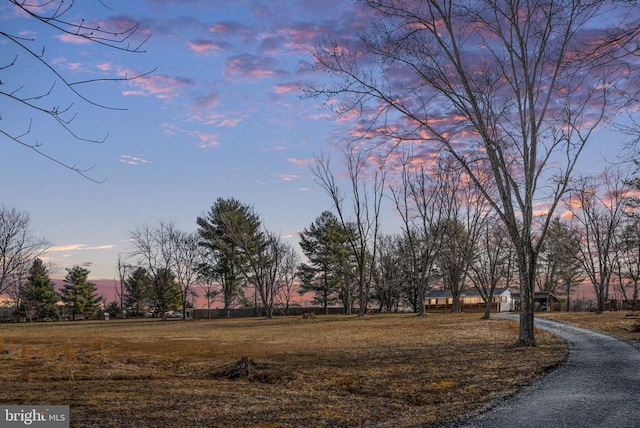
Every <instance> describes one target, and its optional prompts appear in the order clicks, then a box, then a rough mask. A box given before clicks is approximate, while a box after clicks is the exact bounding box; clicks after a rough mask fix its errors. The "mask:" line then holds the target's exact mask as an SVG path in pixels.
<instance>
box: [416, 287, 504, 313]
mask: <svg viewBox="0 0 640 428" xmlns="http://www.w3.org/2000/svg"><path fill="white" fill-rule="evenodd" d="M452 304H453V296H452V294H451V292H450V291H449V290H432V291H430V292H428V293H427V295H426V302H425V305H426V307H427V310H428V311H429V310H446V309H451V307H452ZM484 307H485V302H484V300H483V299H482V296H480V293H479V292H478V289H477V288H475V287H474V288H471V289H469V290H466V291H463V292H462V294H461V295H460V309H461V310H469V309H471V310H484ZM515 309H516V306H515V300H514V299H513V296H512V290H511V287H501V288H496V289H495V290H494V292H493V303H492V310H493V311H495V312H510V311H514V310H515Z"/></svg>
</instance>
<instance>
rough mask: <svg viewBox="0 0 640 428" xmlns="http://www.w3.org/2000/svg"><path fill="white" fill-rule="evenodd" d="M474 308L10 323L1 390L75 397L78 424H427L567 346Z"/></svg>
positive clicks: (1, 359)
mask: <svg viewBox="0 0 640 428" xmlns="http://www.w3.org/2000/svg"><path fill="white" fill-rule="evenodd" d="M479 317H480V315H479V314H464V315H461V314H430V315H428V316H427V317H425V318H419V317H416V316H414V315H409V314H400V315H371V316H367V317H364V319H358V318H356V317H346V316H343V317H340V316H326V317H325V316H321V317H317V318H314V319H302V318H298V317H281V318H276V319H273V320H267V319H242V320H214V321H206V320H202V321H180V320H175V321H165V322H162V321H156V320H144V321H131V320H123V321H93V322H66V323H45V324H3V325H0V348H3V349H4V350H5V351H8V352H4V353H3V354H2V355H0V381H1V384H2V388H1V389H0V403H3V404H49V405H55V404H68V405H70V406H71V421H72V426H82V427H84V426H100V427H123V426H135V427H147V426H148V427H151V426H153V427H158V426H162V427H164V426H177V427H182V426H190V427H197V426H202V427H298V426H299V427H311V426H313V427H354V426H363V425H366V426H380V427H398V426H415V425H421V426H433V425H437V424H439V423H442V422H445V421H447V420H450V419H451V418H453V417H455V416H456V415H459V414H462V413H465V412H468V411H471V410H473V409H475V408H477V407H479V406H481V405H482V404H483V403H486V402H487V401H488V400H491V399H492V398H495V397H496V396H498V395H500V394H502V393H505V392H508V391H514V390H515V389H517V388H518V386H520V385H523V384H525V383H527V382H530V381H531V380H533V379H535V378H538V377H540V376H542V375H543V374H544V373H545V372H547V371H549V370H550V369H551V368H553V367H555V366H556V365H557V364H559V363H560V362H561V361H563V359H564V358H565V356H566V347H565V345H564V343H562V342H561V341H560V340H559V339H557V338H555V337H553V336H551V335H549V334H547V333H545V332H542V331H538V333H537V339H538V343H539V346H538V347H536V348H515V347H513V346H511V345H512V344H513V343H515V341H516V339H517V334H518V329H517V324H516V323H514V322H511V321H501V320H489V321H482V320H480V319H479ZM245 356H246V357H248V358H246V359H244V358H243V357H245Z"/></svg>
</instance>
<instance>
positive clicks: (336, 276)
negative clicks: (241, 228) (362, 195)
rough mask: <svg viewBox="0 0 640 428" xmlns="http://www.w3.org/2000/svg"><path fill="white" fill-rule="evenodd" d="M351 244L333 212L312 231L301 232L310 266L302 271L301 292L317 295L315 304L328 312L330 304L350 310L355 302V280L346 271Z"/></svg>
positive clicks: (313, 224)
mask: <svg viewBox="0 0 640 428" xmlns="http://www.w3.org/2000/svg"><path fill="white" fill-rule="evenodd" d="M347 245H348V244H347V237H346V234H345V231H344V228H343V227H342V225H341V224H340V222H339V220H338V219H337V217H336V216H335V215H334V214H333V213H331V212H330V211H324V212H323V213H322V214H320V216H319V217H318V218H317V219H316V220H315V221H314V222H313V223H312V224H311V226H309V229H304V231H302V232H301V233H300V247H301V248H302V252H303V253H304V255H305V256H307V258H308V260H309V263H302V264H301V265H300V266H299V268H298V276H299V277H300V280H301V286H300V291H299V293H300V294H304V293H309V292H311V293H313V294H314V296H313V299H312V303H313V304H316V305H321V306H322V307H323V308H324V310H325V313H326V312H327V308H328V306H329V305H332V304H334V303H336V302H337V301H339V300H340V301H342V302H343V304H344V305H345V309H347V310H348V309H350V307H351V304H352V303H353V295H354V293H353V290H352V287H351V285H352V281H349V280H348V278H349V277H350V275H348V274H347V269H346V267H347V266H348V265H349V263H348V262H347V259H348V257H349V256H348V254H349V251H348V248H347ZM349 291H351V292H349Z"/></svg>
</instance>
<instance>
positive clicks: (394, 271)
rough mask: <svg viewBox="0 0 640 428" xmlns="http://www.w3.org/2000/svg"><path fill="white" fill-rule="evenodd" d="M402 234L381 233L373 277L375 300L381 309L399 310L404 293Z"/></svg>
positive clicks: (387, 310)
mask: <svg viewBox="0 0 640 428" xmlns="http://www.w3.org/2000/svg"><path fill="white" fill-rule="evenodd" d="M401 239H402V238H401V236H398V235H380V236H379V237H378V259H377V261H376V263H375V274H374V278H373V294H372V298H373V300H376V301H377V302H378V305H379V308H378V309H379V310H380V311H383V310H384V311H386V312H392V311H397V310H398V306H399V304H400V296H401V294H402V285H403V282H404V280H405V278H404V277H403V272H402V266H403V261H402V257H404V254H402V246H401Z"/></svg>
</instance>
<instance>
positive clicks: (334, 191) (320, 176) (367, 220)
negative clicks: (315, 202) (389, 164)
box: [312, 145, 386, 316]
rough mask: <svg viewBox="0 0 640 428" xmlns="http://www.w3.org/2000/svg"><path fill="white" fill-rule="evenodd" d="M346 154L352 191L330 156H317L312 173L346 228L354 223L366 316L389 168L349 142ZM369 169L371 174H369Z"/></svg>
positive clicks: (361, 311) (361, 309)
mask: <svg viewBox="0 0 640 428" xmlns="http://www.w3.org/2000/svg"><path fill="white" fill-rule="evenodd" d="M344 155H345V160H346V163H347V174H348V180H349V190H348V191H347V193H346V194H345V193H343V191H342V190H341V188H340V187H339V185H338V183H337V182H336V179H335V176H334V175H333V172H332V171H331V168H330V159H329V157H328V156H320V157H318V158H316V163H315V167H313V168H312V172H313V174H314V176H315V177H316V181H317V182H318V184H319V185H320V187H322V189H323V190H324V191H325V192H326V193H327V195H328V196H329V197H330V198H331V201H332V203H333V206H334V208H335V209H336V211H337V214H338V219H339V220H340V223H341V224H342V227H343V228H344V229H345V230H347V231H348V230H350V228H349V224H351V225H353V226H354V233H347V235H346V236H347V240H348V243H349V247H350V249H351V251H352V256H353V258H354V260H355V263H356V267H357V273H356V282H357V285H358V316H364V315H365V314H366V312H367V304H368V302H369V291H370V289H371V282H372V279H373V266H372V263H373V262H374V261H375V258H376V251H377V245H378V233H379V231H380V208H381V206H382V196H383V192H384V187H385V180H386V171H385V169H384V162H379V161H380V159H376V161H375V164H373V165H372V164H371V159H370V155H371V153H370V152H368V151H366V150H361V149H360V148H359V147H358V146H356V145H349V146H348V147H347V148H346V149H345V151H344ZM371 170H373V172H372V174H371V173H370V172H371ZM368 172H369V173H370V174H367V173H368ZM369 183H371V185H369ZM345 201H348V202H349V203H350V206H345V205H348V204H345ZM349 215H352V216H353V219H352V220H350V219H349V217H348V216H349Z"/></svg>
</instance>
